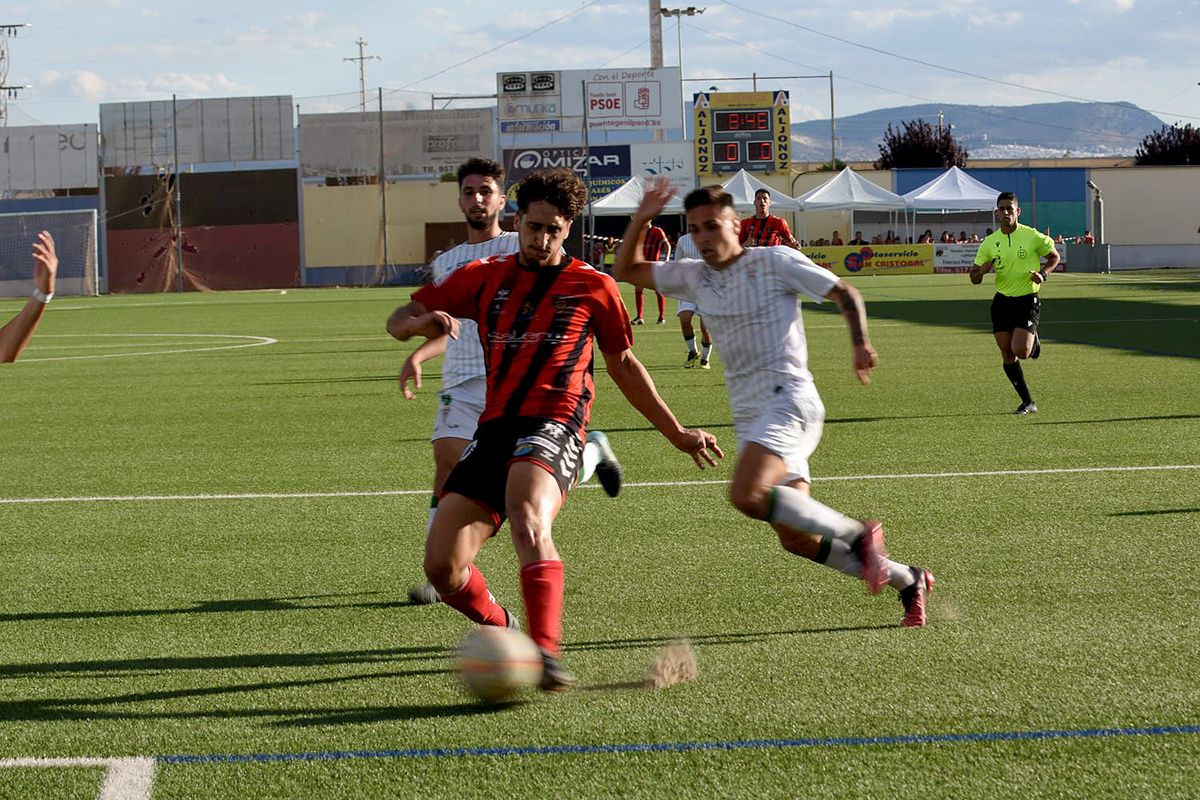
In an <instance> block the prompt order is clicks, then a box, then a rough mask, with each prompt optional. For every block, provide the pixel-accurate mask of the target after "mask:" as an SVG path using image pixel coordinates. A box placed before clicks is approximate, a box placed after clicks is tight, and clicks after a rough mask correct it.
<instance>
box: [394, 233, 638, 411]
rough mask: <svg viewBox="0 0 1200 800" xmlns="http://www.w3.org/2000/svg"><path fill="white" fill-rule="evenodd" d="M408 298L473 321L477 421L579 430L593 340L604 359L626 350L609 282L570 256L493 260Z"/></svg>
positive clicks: (620, 307) (623, 319)
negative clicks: (480, 375)
mask: <svg viewBox="0 0 1200 800" xmlns="http://www.w3.org/2000/svg"><path fill="white" fill-rule="evenodd" d="M413 300H415V301H417V302H418V303H420V304H421V305H423V306H425V308H427V309H428V310H430V311H445V312H446V313H447V314H450V315H451V316H455V317H460V318H463V319H473V320H475V321H476V322H477V323H478V324H479V340H480V344H482V345H483V358H484V362H485V364H486V365H487V401H486V404H485V406H484V410H483V415H482V416H480V418H479V422H480V424H482V423H484V422H487V421H489V420H493V419H497V418H500V417H543V418H546V419H553V420H558V421H559V422H563V423H565V424H567V425H570V426H572V427H573V428H575V429H576V430H579V431H582V430H583V429H584V428H585V427H586V426H587V422H588V419H589V418H590V416H591V409H592V398H593V397H594V396H595V394H596V384H595V381H594V380H593V378H592V361H593V355H592V337H593V336H594V337H595V340H596V343H597V344H598V345H599V346H600V350H601V351H603V352H605V353H609V354H616V353H622V352H624V351H625V350H628V349H629V348H630V347H631V346H632V345H633V330H632V328H630V326H629V314H628V313H627V312H626V311H625V303H624V302H622V300H621V295H620V293H619V292H618V291H617V283H616V281H614V280H613V279H612V277H610V276H609V275H605V274H604V273H603V272H599V271H598V270H595V269H593V268H592V267H590V266H588V265H587V264H585V263H584V262H582V261H579V260H577V259H565V260H564V261H563V263H562V264H560V265H558V266H554V267H527V266H524V265H522V264H520V263H519V262H518V260H517V256H516V255H509V256H495V257H493V258H487V259H483V260H482V261H476V262H473V263H471V264H468V265H466V266H465V267H462V268H460V269H458V270H456V271H455V272H454V273H452V274H451V275H450V276H448V277H447V278H446V280H445V281H443V282H441V283H438V284H432V285H429V286H425V287H423V288H422V289H420V290H419V291H417V292H416V293H415V294H414V295H413Z"/></svg>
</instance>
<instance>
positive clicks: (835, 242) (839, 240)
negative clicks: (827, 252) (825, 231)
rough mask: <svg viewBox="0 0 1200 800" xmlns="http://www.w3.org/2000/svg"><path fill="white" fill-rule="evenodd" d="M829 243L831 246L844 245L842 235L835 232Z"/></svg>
mask: <svg viewBox="0 0 1200 800" xmlns="http://www.w3.org/2000/svg"><path fill="white" fill-rule="evenodd" d="M829 241H830V244H832V245H834V246H837V245H842V244H845V242H843V241H842V235H841V234H840V233H838V232H837V231H834V232H833V238H832V239H830V240H829Z"/></svg>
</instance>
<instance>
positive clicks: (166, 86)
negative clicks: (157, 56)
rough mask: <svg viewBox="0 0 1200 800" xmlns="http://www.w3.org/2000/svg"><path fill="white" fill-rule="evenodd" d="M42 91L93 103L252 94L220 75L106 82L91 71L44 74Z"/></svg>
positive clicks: (173, 75)
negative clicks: (176, 96)
mask: <svg viewBox="0 0 1200 800" xmlns="http://www.w3.org/2000/svg"><path fill="white" fill-rule="evenodd" d="M39 87H40V88H42V89H43V90H45V91H46V92H47V93H49V94H51V95H59V96H67V97H74V98H78V99H80V100H86V101H89V102H93V103H104V102H112V101H133V100H163V99H165V98H168V97H170V96H171V95H172V94H178V95H184V96H188V97H195V96H217V97H223V96H229V95H238V94H247V93H252V91H253V89H252V87H250V86H246V85H243V84H239V83H236V82H234V81H231V80H229V79H228V78H226V77H225V76H224V75H223V74H221V73H217V74H215V75H205V74H199V75H196V74H191V75H189V74H184V73H177V72H165V73H161V74H157V75H155V76H154V77H153V78H150V79H144V78H127V77H121V78H114V79H105V78H104V77H103V76H101V75H99V74H97V73H95V72H93V71H91V70H73V71H70V72H58V71H54V70H52V71H49V72H45V73H43V74H42V76H41V79H40V81H39Z"/></svg>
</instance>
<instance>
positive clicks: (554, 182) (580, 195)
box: [517, 167, 588, 220]
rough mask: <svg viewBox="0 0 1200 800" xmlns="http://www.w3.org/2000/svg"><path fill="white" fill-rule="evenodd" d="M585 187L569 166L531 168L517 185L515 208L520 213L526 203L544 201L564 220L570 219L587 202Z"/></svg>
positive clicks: (525, 207)
mask: <svg viewBox="0 0 1200 800" xmlns="http://www.w3.org/2000/svg"><path fill="white" fill-rule="evenodd" d="M587 199H588V193H587V187H586V186H584V185H583V181H581V180H580V179H579V176H578V175H576V174H575V173H574V172H572V171H571V170H569V169H566V168H562V167H560V168H557V169H548V170H541V171H539V172H531V173H530V174H529V175H527V176H526V177H525V180H523V181H521V185H520V186H518V187H517V209H518V210H519V211H520V212H521V213H522V214H524V213H525V212H526V211H528V210H529V205H530V203H536V202H538V201H539V200H542V201H545V202H547V203H549V204H550V205H552V206H554V207H555V208H557V209H558V211H559V213H560V214H562V215H563V218H564V219H566V220H573V219H575V217H577V216H579V212H580V211H583V207H584V206H585V205H586V204H587Z"/></svg>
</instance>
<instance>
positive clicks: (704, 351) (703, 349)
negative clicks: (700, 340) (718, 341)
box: [700, 342, 713, 361]
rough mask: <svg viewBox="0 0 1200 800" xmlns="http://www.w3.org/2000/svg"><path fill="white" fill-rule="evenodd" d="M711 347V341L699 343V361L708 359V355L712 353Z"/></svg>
mask: <svg viewBox="0 0 1200 800" xmlns="http://www.w3.org/2000/svg"><path fill="white" fill-rule="evenodd" d="M712 348H713V346H712V342H709V343H708V344H701V345H700V360H701V361H708V359H709V357H710V356H711V355H712Z"/></svg>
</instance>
